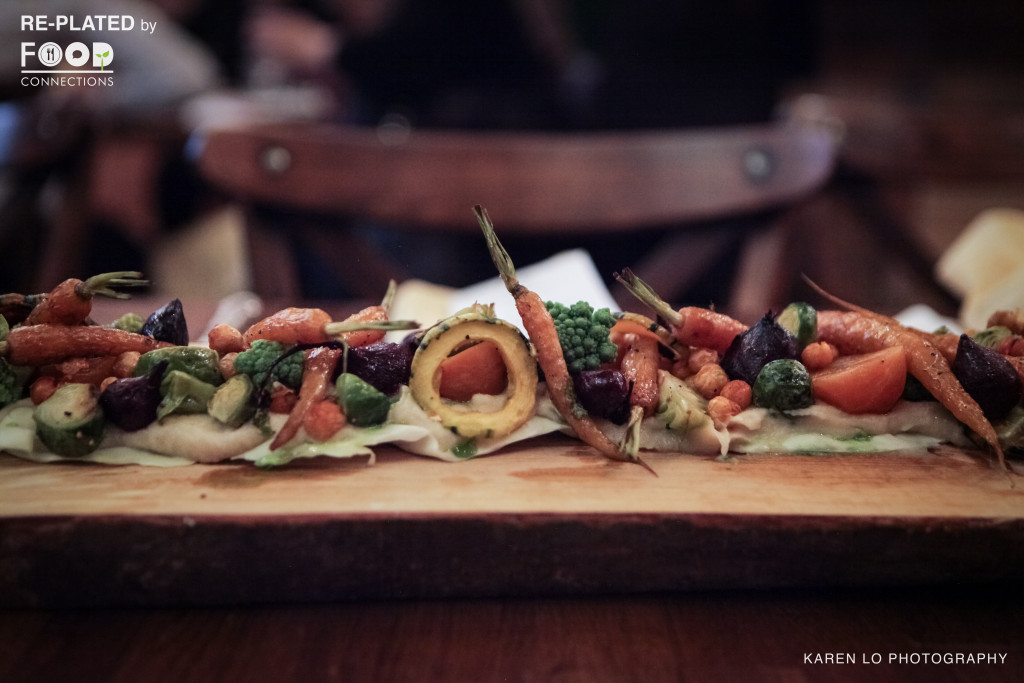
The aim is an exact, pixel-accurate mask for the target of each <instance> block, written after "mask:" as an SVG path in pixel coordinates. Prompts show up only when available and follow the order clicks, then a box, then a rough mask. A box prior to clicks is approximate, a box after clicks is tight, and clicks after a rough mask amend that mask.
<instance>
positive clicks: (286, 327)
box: [242, 306, 331, 347]
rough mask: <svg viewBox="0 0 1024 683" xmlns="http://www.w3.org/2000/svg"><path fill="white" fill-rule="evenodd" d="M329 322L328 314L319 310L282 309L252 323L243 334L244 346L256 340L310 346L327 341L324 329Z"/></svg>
mask: <svg viewBox="0 0 1024 683" xmlns="http://www.w3.org/2000/svg"><path fill="white" fill-rule="evenodd" d="M330 322H331V316H330V314H329V313H328V312H327V311H325V310H323V309H320V308H297V307H294V306H293V307H289V308H284V309H282V310H280V311H278V312H276V313H274V314H272V315H269V316H267V317H266V318H264V319H263V320H260V321H259V322H257V323H254V324H253V325H252V326H250V327H249V329H247V330H246V331H245V332H244V333H243V334H242V338H243V339H244V340H245V345H246V346H247V347H248V346H251V345H252V343H253V342H254V341H256V340H257V339H269V340H270V341H276V342H281V343H282V344H312V343H316V342H323V341H327V340H328V339H329V337H328V336H327V333H326V332H325V331H324V328H325V327H326V326H327V324H328V323H330Z"/></svg>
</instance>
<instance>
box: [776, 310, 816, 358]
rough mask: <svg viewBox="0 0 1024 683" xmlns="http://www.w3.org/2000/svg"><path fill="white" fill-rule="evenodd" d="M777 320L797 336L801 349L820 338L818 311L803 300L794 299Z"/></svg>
mask: <svg viewBox="0 0 1024 683" xmlns="http://www.w3.org/2000/svg"><path fill="white" fill-rule="evenodd" d="M775 322H777V323H778V324H779V325H781V326H782V327H783V329H785V330H786V331H787V332H789V333H790V334H791V335H793V336H794V337H796V342H797V345H798V346H799V347H800V348H801V349H802V348H804V347H805V346H807V345H808V344H812V343H814V342H816V341H817V340H818V312H817V311H815V310H814V307H813V306H811V305H810V304H807V303H804V302H803V301H794V302H793V303H791V304H789V305H788V306H786V307H785V308H784V309H782V313H779V315H778V317H777V318H776V319H775Z"/></svg>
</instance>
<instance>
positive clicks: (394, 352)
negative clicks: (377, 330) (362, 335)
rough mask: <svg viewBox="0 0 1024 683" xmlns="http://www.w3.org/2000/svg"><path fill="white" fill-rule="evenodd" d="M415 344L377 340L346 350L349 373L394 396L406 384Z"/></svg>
mask: <svg viewBox="0 0 1024 683" xmlns="http://www.w3.org/2000/svg"><path fill="white" fill-rule="evenodd" d="M415 349H416V347H415V345H412V344H406V343H404V342H403V343H401V344H395V343H392V342H377V343H376V344H367V345H366V346H356V347H353V348H351V349H349V351H348V372H349V373H351V374H353V375H355V376H356V377H358V378H360V379H362V380H363V381H364V382H366V383H367V384H369V385H371V386H373V387H374V388H375V389H377V390H378V391H380V392H383V393H385V394H387V395H388V396H393V395H394V394H395V393H397V392H398V390H399V388H401V386H402V385H403V384H408V383H409V369H410V367H411V366H412V356H413V352H414V351H415Z"/></svg>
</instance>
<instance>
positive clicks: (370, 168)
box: [198, 122, 835, 293]
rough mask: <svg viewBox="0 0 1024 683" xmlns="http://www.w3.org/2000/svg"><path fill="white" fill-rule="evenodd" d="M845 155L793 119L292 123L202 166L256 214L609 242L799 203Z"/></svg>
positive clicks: (227, 144) (204, 157) (217, 140)
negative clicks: (403, 125) (267, 210)
mask: <svg viewBox="0 0 1024 683" xmlns="http://www.w3.org/2000/svg"><path fill="white" fill-rule="evenodd" d="M385 133H386V134H385ZM834 149H835V140H834V139H833V137H832V134H831V132H830V131H829V130H827V129H826V128H823V127H821V126H818V125H791V124H788V123H782V122H780V123H778V124H764V125H756V126H749V127H723V128H719V129H689V130H670V131H663V130H659V131H635V132H600V133H597V132H594V133H535V132H493V131H449V130H417V129H414V130H411V131H405V132H404V133H400V134H398V135H395V134H394V132H393V131H385V132H384V133H382V132H381V131H378V130H376V129H372V128H353V127H344V126H337V125H316V124H309V123H301V124H294V123H281V124H262V125H257V126H250V127H244V128H237V129H224V130H214V131H210V132H207V133H206V134H205V135H204V136H203V138H202V140H201V145H200V146H199V150H200V151H199V153H198V166H199V169H200V172H201V173H202V174H203V175H204V176H205V178H206V179H207V180H208V181H209V182H211V183H212V184H214V185H215V186H217V187H219V188H221V189H223V190H225V191H227V192H228V193H229V194H230V195H233V196H234V197H236V198H238V199H239V200H241V201H243V202H244V203H248V204H255V205H276V206H281V207H287V208H290V209H298V210H304V211H309V212H314V213H318V214H329V215H334V214H337V215H345V216H349V217H360V218H365V219H371V220H374V221H379V222H383V223H386V224H390V225H397V226H416V227H417V229H420V228H423V229H441V228H443V229H444V230H446V231H456V232H458V231H477V230H479V228H478V227H477V224H476V221H475V219H474V217H473V214H472V211H471V207H472V206H473V205H476V204H482V205H484V206H486V207H487V209H488V211H489V212H490V214H491V216H492V217H494V219H495V221H496V222H497V223H498V224H499V226H500V229H501V231H502V233H503V234H508V233H511V232H516V233H519V234H524V233H525V234H530V235H536V236H542V235H555V234H557V235H562V236H565V235H573V234H578V235H581V236H582V235H590V236H600V235H601V234H610V233H621V232H623V231H628V230H633V229H636V228H647V229H650V228H652V227H659V226H660V227H666V226H676V225H680V224H683V223H687V222H691V221H698V220H702V219H712V218H720V217H724V216H734V215H740V214H745V213H753V212H758V211H762V210H766V209H771V208H775V207H780V206H785V205H788V204H791V203H793V202H796V201H797V200H799V199H800V198H803V197H806V196H808V195H810V194H811V193H812V192H814V191H815V190H816V189H817V188H819V187H820V186H821V185H822V184H824V182H825V181H826V180H827V178H828V177H829V175H830V173H831V170H832V166H833V158H834ZM275 277H280V276H275ZM258 289H259V288H257V290H258ZM278 293H280V291H279V292H278Z"/></svg>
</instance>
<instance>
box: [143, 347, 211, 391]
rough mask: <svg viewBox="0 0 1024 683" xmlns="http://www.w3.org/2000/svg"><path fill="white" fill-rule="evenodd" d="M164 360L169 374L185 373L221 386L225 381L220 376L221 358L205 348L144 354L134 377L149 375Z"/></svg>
mask: <svg viewBox="0 0 1024 683" xmlns="http://www.w3.org/2000/svg"><path fill="white" fill-rule="evenodd" d="M162 360H166V361H167V372H173V371H178V372H183V373H185V374H188V375H192V376H193V377H195V378H196V379H197V380H199V381H200V382H206V383H207V384H220V383H221V382H223V381H224V377H223V375H221V374H220V356H218V355H217V352H216V351H214V350H213V349H208V348H206V347H205V346H166V347H164V348H162V349H155V350H153V351H149V352H148V353H144V354H142V356H141V357H140V358H139V362H138V363H137V364H136V366H135V372H134V375H135V376H136V377H141V376H142V375H148V374H149V372H150V371H151V370H152V369H153V367H154V366H155V365H156V364H157V363H159V362H160V361H162Z"/></svg>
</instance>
